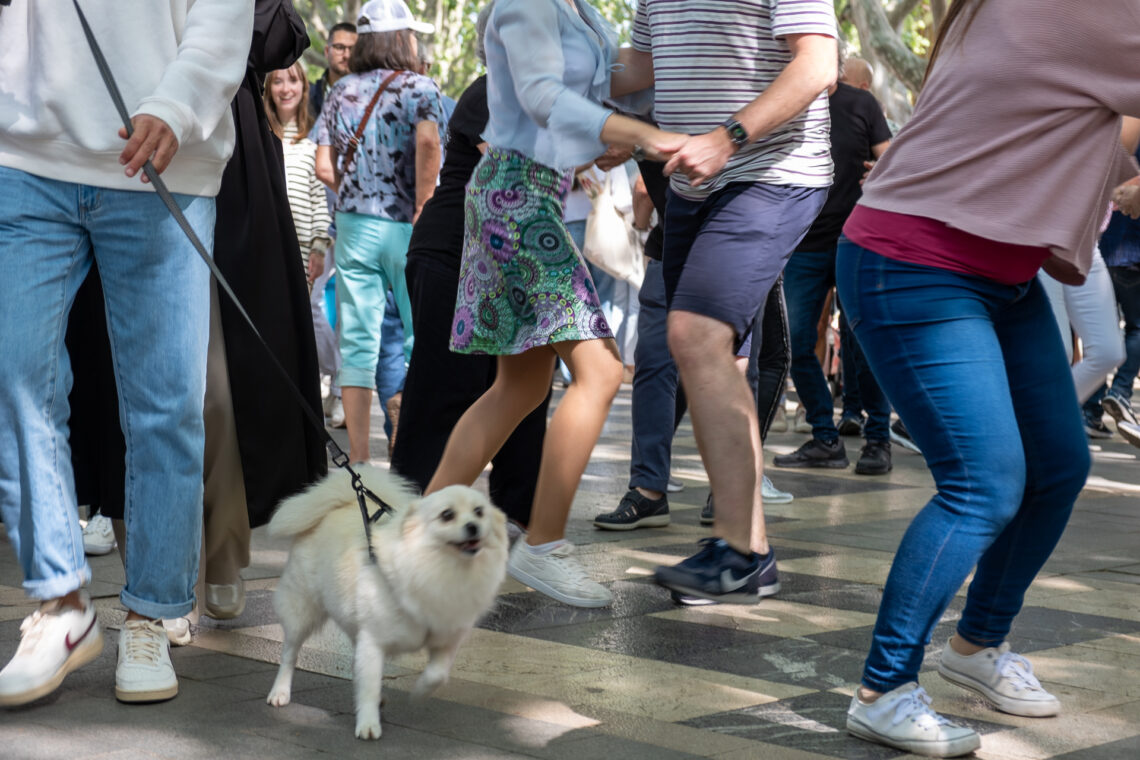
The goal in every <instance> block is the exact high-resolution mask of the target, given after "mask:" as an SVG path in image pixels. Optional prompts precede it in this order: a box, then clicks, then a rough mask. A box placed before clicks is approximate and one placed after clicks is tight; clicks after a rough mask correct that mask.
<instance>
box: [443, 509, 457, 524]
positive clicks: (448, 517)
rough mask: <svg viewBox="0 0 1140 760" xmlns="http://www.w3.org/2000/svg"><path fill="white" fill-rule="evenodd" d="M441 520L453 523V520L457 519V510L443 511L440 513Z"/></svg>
mask: <svg viewBox="0 0 1140 760" xmlns="http://www.w3.org/2000/svg"><path fill="white" fill-rule="evenodd" d="M439 519H441V520H443V521H444V522H451V521H452V520H454V519H455V510H454V509H445V510H443V511H442V512H440V513H439Z"/></svg>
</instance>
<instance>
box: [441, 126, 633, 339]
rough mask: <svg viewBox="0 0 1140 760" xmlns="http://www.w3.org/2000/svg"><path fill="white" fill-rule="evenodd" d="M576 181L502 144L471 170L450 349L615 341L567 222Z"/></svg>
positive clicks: (489, 152)
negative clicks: (568, 203)
mask: <svg viewBox="0 0 1140 760" xmlns="http://www.w3.org/2000/svg"><path fill="white" fill-rule="evenodd" d="M571 176H572V175H571V174H570V173H569V172H567V173H566V174H559V173H558V172H557V171H555V170H554V169H551V168H550V167H548V166H543V165H542V164H539V163H536V162H535V161H533V160H531V159H530V158H527V157H526V156H524V155H523V154H522V153H519V152H517V151H513V150H502V149H498V148H489V149H488V150H487V154H486V155H485V156H483V158H482V160H481V161H480V162H479V165H478V166H476V167H475V172H474V174H473V175H472V176H471V181H470V182H468V183H467V199H466V204H465V209H464V217H465V218H464V226H465V228H464V232H463V261H462V264H461V266H460V270H459V293H458V294H457V296H456V299H455V320H454V321H453V322H452V325H451V350H452V351H455V352H458V353H464V354H521V353H522V352H523V351H527V350H528V349H531V348H534V347H535V346H545V345H549V344H551V343H559V342H561V341H568V340H589V339H592V338H609V337H612V335H613V333H612V332H611V331H610V327H609V325H608V324H606V318H605V317H604V316H603V314H602V307H601V304H600V303H599V301H598V294H597V291H595V290H594V282H593V280H591V279H590V273H589V271H587V269H586V264H585V262H584V261H583V260H582V255H581V254H580V253H579V252H578V249H577V248H576V247H575V246H574V243H573V241H572V240H571V239H570V233H569V232H567V231H566V225H565V223H564V222H563V221H562V203H563V200H564V199H565V198H566V193H567V191H569V189H570V180H571Z"/></svg>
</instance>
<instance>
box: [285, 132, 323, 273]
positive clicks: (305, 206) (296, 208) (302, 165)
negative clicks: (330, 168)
mask: <svg viewBox="0 0 1140 760" xmlns="http://www.w3.org/2000/svg"><path fill="white" fill-rule="evenodd" d="M284 132H285V137H284V139H282V140H281V147H282V148H283V149H284V152H285V188H286V191H287V192H288V194H289V210H290V211H292V212H293V225H294V227H296V229H297V242H298V243H300V244H301V263H302V264H303V265H304V267H305V269H306V271H307V270H308V266H309V253H310V251H317V252H318V253H323V252H324V251H325V250H326V249H327V248H328V245H329V225H330V224H331V223H332V219H331V218H330V217H329V206H328V199H327V196H326V195H325V186H324V184H322V183H321V181H320V180H319V179H317V173H316V170H315V168H314V167H315V164H316V157H317V145H316V143H314V142H313V141H312V140H310V139H309V138H307V137H303V138H301V139H300V140H298V141H297V142H294V140H296V138H297V125H296V124H292V123H291V124H287V125H285V129H284Z"/></svg>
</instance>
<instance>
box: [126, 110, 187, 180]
mask: <svg viewBox="0 0 1140 760" xmlns="http://www.w3.org/2000/svg"><path fill="white" fill-rule="evenodd" d="M131 126H132V127H134V134H132V135H131V137H130V139H129V140H127V130H126V128H125V127H121V128H120V129H119V137H120V138H122V139H124V140H127V145H126V147H125V148H123V152H122V153H120V154H119V163H120V164H124V165H125V166H126V167H127V168H126V170H125V172H124V173H125V174H126V175H127V176H128V177H133V176H135V175H136V174H138V172H139V169H141V168H142V167H143V164H145V163H146V162H147V160H148V159H149V160H150V161H151V162H152V163H153V164H154V169H155V171H157V172H158V173H159V174H162V173H163V171H165V170H166V167H168V166H170V160H171V159H172V158H174V154H175V153H177V152H178V140H177V138H175V137H174V132H173V131H171V129H170V127H169V126H167V124H166V122H164V121H163V120H162V119H159V118H157V117H154V116H148V115H147V114H139V115H138V116H136V117H134V118H133V119H131ZM142 181H143V182H149V181H150V180H148V179H147V177H146V175H145V174H144V175H143V176H142Z"/></svg>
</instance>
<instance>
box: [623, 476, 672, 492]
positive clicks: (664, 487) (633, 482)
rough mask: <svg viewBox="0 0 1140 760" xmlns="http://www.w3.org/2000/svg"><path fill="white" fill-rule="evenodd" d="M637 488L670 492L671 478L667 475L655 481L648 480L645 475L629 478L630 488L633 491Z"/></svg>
mask: <svg viewBox="0 0 1140 760" xmlns="http://www.w3.org/2000/svg"><path fill="white" fill-rule="evenodd" d="M635 488H644V489H645V490H646V491H658V492H660V493H668V492H669V478H668V477H666V478H665V480H660V481H653V482H651V481H649V480H647V479H646V478H644V477H637V478H630V479H629V490H631V491H632V490H633V489H635Z"/></svg>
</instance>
